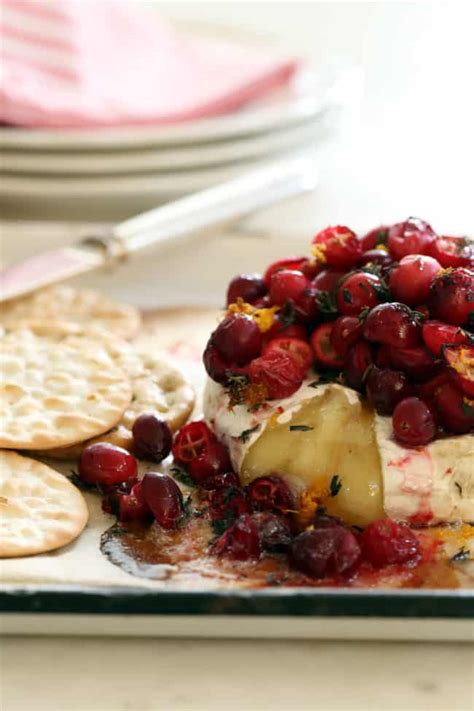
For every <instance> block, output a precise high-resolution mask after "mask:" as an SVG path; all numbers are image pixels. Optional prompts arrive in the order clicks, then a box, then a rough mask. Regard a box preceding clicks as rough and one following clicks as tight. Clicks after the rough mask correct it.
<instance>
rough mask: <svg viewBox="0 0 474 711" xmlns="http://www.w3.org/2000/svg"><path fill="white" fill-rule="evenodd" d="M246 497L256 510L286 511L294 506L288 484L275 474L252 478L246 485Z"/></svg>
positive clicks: (291, 509)
mask: <svg viewBox="0 0 474 711" xmlns="http://www.w3.org/2000/svg"><path fill="white" fill-rule="evenodd" d="M247 499H248V501H249V502H250V505H251V506H252V508H254V509H256V510H257V511H277V512H279V513H288V512H289V511H293V510H294V508H295V501H294V498H293V494H292V493H291V491H290V488H289V487H288V484H287V483H286V482H285V481H283V479H282V478H281V477H279V476H276V475H272V476H263V477H259V478H258V479H254V480H253V481H252V483H251V484H249V485H248V487H247Z"/></svg>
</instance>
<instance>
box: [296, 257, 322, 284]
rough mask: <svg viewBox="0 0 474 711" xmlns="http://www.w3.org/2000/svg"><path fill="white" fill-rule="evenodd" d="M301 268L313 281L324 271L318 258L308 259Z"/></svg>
mask: <svg viewBox="0 0 474 711" xmlns="http://www.w3.org/2000/svg"><path fill="white" fill-rule="evenodd" d="M299 269H301V271H302V272H303V274H304V275H305V277H306V278H307V279H309V280H310V281H311V280H312V279H314V277H315V276H317V274H319V272H320V271H322V269H323V267H322V264H321V263H320V262H318V261H317V260H316V259H307V260H306V261H305V262H304V263H303V264H302V265H301V267H299Z"/></svg>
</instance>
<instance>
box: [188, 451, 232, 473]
mask: <svg viewBox="0 0 474 711" xmlns="http://www.w3.org/2000/svg"><path fill="white" fill-rule="evenodd" d="M229 469H231V463H230V459H229V452H228V450H227V447H224V445H223V444H221V443H220V442H212V443H211V444H210V445H209V446H208V447H206V449H205V450H204V451H203V452H202V453H201V454H200V455H199V456H197V457H196V458H195V459H193V460H192V461H191V462H190V463H189V467H188V471H189V476H190V477H191V478H192V479H193V480H194V481H195V482H197V483H201V482H203V481H204V480H205V479H208V478H209V477H214V476H216V475H218V474H223V473H224V472H226V471H228V470H229Z"/></svg>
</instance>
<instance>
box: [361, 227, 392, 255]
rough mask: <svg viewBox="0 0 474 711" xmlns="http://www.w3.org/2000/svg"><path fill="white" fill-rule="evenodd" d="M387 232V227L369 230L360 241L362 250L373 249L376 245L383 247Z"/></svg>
mask: <svg viewBox="0 0 474 711" xmlns="http://www.w3.org/2000/svg"><path fill="white" fill-rule="evenodd" d="M388 230H389V227H388V225H380V226H379V227H375V228H374V229H373V230H370V232H367V234H365V235H364V236H363V237H362V239H361V240H360V241H361V244H362V249H363V250H364V251H367V250H369V249H375V248H376V247H377V246H378V245H385V244H386V242H387V238H388Z"/></svg>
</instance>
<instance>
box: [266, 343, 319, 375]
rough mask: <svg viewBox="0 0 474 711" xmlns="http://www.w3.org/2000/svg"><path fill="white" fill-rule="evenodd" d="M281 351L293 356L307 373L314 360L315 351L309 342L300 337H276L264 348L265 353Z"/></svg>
mask: <svg viewBox="0 0 474 711" xmlns="http://www.w3.org/2000/svg"><path fill="white" fill-rule="evenodd" d="M281 351H283V353H286V354H287V355H289V356H291V358H293V359H294V360H295V362H296V363H297V365H298V367H299V368H301V371H302V372H303V373H306V371H307V370H308V368H309V367H310V365H311V363H312V362H313V351H312V350H311V348H310V346H309V344H308V343H307V342H306V341H303V340H301V339H300V338H274V339H273V340H272V341H269V342H268V343H267V345H266V346H265V348H264V349H263V355H264V356H267V355H268V354H269V353H270V354H271V353H276V352H281Z"/></svg>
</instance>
